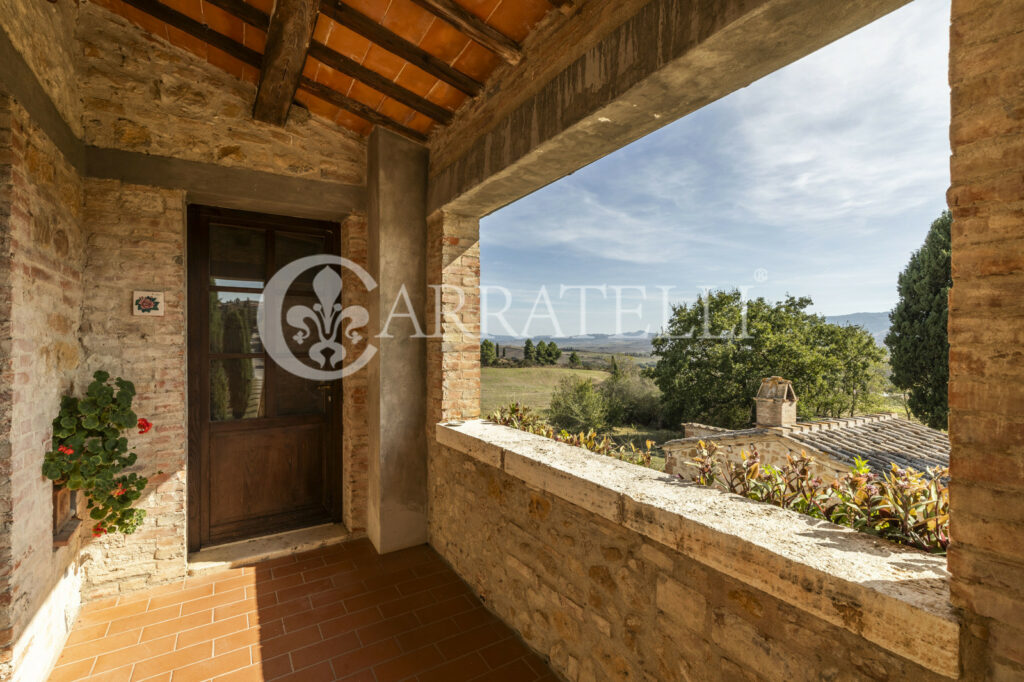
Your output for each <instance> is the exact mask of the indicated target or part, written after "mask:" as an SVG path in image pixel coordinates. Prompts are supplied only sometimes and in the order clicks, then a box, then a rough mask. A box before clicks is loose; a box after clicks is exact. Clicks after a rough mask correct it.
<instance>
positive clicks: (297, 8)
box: [252, 0, 320, 126]
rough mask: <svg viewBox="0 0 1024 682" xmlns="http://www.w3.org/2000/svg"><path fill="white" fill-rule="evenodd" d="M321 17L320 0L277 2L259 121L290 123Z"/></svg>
mask: <svg viewBox="0 0 1024 682" xmlns="http://www.w3.org/2000/svg"><path fill="white" fill-rule="evenodd" d="M319 14H320V0H277V6H276V7H275V8H274V15H273V16H272V17H271V18H270V28H269V29H267V48H266V50H265V51H264V52H263V68H262V70H261V71H260V84H259V88H258V89H257V91H256V102H255V103H254V104H253V107H252V117H253V118H254V119H256V120H257V121H263V122H264V123H271V124H273V125H278V126H280V125H284V123H285V121H287V120H288V110H289V109H291V106H292V100H293V99H295V91H296V90H297V89H298V87H299V78H300V77H301V76H302V69H303V67H304V66H305V65H306V51H307V50H309V41H310V40H312V39H313V29H314V28H316V19H317V17H318V16H319Z"/></svg>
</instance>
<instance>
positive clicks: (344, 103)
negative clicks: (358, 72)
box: [299, 77, 427, 142]
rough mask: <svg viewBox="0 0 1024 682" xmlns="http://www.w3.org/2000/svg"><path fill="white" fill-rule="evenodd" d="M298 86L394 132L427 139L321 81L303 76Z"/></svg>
mask: <svg viewBox="0 0 1024 682" xmlns="http://www.w3.org/2000/svg"><path fill="white" fill-rule="evenodd" d="M299 87H300V88H302V89H303V90H305V91H306V92H308V93H309V94H311V95H313V96H314V97H317V98H319V99H322V100H323V101H325V102H328V103H329V104H333V105H334V106H336V107H338V108H339V109H344V110H345V111H350V112H352V113H353V114H355V115H356V116H358V117H359V118H362V119H364V120H366V121H369V122H370V123H372V124H374V125H379V126H383V127H384V128H388V129H390V130H394V131H395V132H396V133H399V134H401V135H405V136H406V137H408V138H410V139H413V140H416V141H417V142H426V141H427V136H426V135H424V134H423V133H421V132H419V131H418V130H413V129H412V128H409V127H406V126H404V125H402V124H401V123H399V122H398V121H396V120H394V119H392V118H390V117H388V116H385V115H384V114H382V113H380V112H378V111H375V110H373V109H372V108H370V107H368V106H366V105H365V104H363V103H362V102H358V101H356V100H354V99H352V98H351V97H347V96H346V95H343V94H341V93H340V92H338V91H337V90H334V89H332V88H329V87H327V86H326V85H324V84H323V83H317V82H316V81H313V80H310V79H308V78H305V77H303V78H302V80H301V81H299Z"/></svg>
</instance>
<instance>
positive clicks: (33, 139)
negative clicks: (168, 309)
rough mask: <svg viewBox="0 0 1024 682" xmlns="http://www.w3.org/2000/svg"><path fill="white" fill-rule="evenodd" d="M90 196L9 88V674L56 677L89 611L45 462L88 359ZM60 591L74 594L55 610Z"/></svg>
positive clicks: (0, 115)
mask: <svg viewBox="0 0 1024 682" xmlns="http://www.w3.org/2000/svg"><path fill="white" fill-rule="evenodd" d="M81 202H82V183H81V180H80V178H79V177H78V174H77V172H76V171H75V169H74V168H73V167H72V166H71V165H70V164H69V163H68V162H67V161H66V160H65V159H64V157H63V156H62V155H61V154H60V152H59V151H58V150H57V148H56V147H55V146H54V145H53V144H52V143H51V142H50V140H49V138H47V137H46V136H45V135H44V134H43V133H42V131H41V130H40V129H39V128H38V127H36V126H35V125H34V124H33V123H32V122H31V120H30V119H29V116H28V114H27V112H26V111H25V110H24V109H23V108H22V107H21V106H20V105H19V104H18V103H17V102H14V101H12V100H10V99H8V98H0V235H2V236H0V239H2V240H3V249H2V252H0V259H2V262H0V272H2V273H3V274H2V279H3V281H2V282H0V310H2V315H0V319H2V323H0V362H2V366H0V397H2V405H0V430H2V433H0V521H2V522H0V677H3V676H4V675H3V673H4V671H5V668H6V669H7V670H6V671H7V672H8V673H10V672H11V670H12V669H13V670H15V671H16V675H17V677H18V678H21V679H40V677H38V676H42V675H45V674H46V671H47V670H48V668H49V666H50V665H51V664H52V662H53V658H54V657H55V656H56V653H57V651H58V650H59V647H60V645H61V644H62V643H63V638H64V636H65V635H66V633H67V630H68V629H69V628H70V625H71V623H72V622H73V620H74V617H75V614H76V613H77V609H78V595H77V590H76V589H75V588H74V587H72V588H71V589H64V588H62V584H63V583H68V584H71V585H76V584H77V580H78V575H77V571H76V567H75V565H74V558H75V554H76V553H77V550H78V541H77V539H75V540H73V541H72V543H71V544H70V545H69V546H68V547H64V548H61V549H58V550H56V551H55V549H54V547H53V524H52V518H53V506H52V490H53V484H52V483H51V482H50V481H49V480H48V479H46V478H45V477H44V476H43V475H42V472H41V468H42V462H43V456H44V454H45V453H46V452H47V451H48V450H49V449H50V439H51V436H52V429H51V426H50V424H51V422H52V420H53V418H54V416H55V414H56V410H57V408H58V405H59V403H60V396H61V395H62V394H64V393H65V392H67V391H68V390H69V389H71V388H72V387H73V383H74V379H75V377H76V372H77V369H78V366H79V362H80V357H81V356H80V353H79V349H78V342H77V337H78V333H79V323H80V312H79V308H80V304H81V270H82V262H83V256H82V254H83V251H84V249H83V236H82V229H81V215H80V210H81ZM52 592H59V593H69V594H70V595H71V596H70V597H69V598H68V599H67V600H66V601H64V600H59V603H56V602H55V603H52V604H50V605H49V607H47V608H44V604H46V603H47V602H48V597H49V596H50V594H51V593H52ZM34 676H36V677H34Z"/></svg>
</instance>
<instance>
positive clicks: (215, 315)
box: [210, 291, 263, 353]
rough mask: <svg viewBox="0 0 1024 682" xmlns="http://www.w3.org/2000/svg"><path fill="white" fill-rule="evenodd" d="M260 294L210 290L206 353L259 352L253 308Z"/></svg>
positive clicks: (259, 344)
mask: <svg viewBox="0 0 1024 682" xmlns="http://www.w3.org/2000/svg"><path fill="white" fill-rule="evenodd" d="M259 303H260V295H259V294H257V293H252V294H242V293H237V292H227V291H217V292H210V352H211V353H262V352H263V344H262V343H261V342H260V335H259V330H258V329H257V327H256V311H257V309H258V308H259Z"/></svg>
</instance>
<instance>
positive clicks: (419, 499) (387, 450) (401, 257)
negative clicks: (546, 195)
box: [366, 126, 427, 553]
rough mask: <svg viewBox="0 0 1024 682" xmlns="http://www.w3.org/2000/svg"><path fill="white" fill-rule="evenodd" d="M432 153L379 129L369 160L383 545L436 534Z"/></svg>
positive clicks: (374, 511)
mask: <svg viewBox="0 0 1024 682" xmlns="http://www.w3.org/2000/svg"><path fill="white" fill-rule="evenodd" d="M426 189H427V150H426V148H424V147H422V146H420V145H418V144H415V143H413V142H410V141H408V140H406V139H405V138H403V137H400V136H399V135H396V134H394V133H392V132H389V131H387V130H384V129H382V128H380V127H379V126H378V127H377V128H374V130H373V133H371V135H370V143H369V149H368V159H367V190H368V194H369V196H368V211H367V251H368V262H369V271H370V274H371V275H373V277H374V279H375V280H376V281H377V288H376V289H375V290H374V291H373V292H371V294H370V296H369V299H370V300H369V306H368V307H369V312H370V329H373V330H375V333H376V338H374V339H372V342H373V343H374V344H375V345H376V346H377V353H376V355H375V356H374V358H373V361H372V362H371V363H370V365H369V367H368V368H367V372H368V384H367V407H368V410H367V412H368V415H369V434H368V439H367V442H368V461H367V478H368V480H369V489H368V495H367V521H366V530H367V534H368V535H369V536H370V540H371V541H372V542H373V544H374V546H375V547H376V548H377V551H378V552H381V553H385V552H392V551H395V550H398V549H403V548H405V547H411V546H413V545H419V544H422V543H424V542H426V540H427V517H426V506H427V462H426V456H427V455H426V447H427V446H426V437H425V431H424V423H425V416H426V395H427V389H426V385H427V383H426V339H425V334H424V327H423V325H424V311H425V309H426V300H427V296H426V231H427V230H426Z"/></svg>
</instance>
